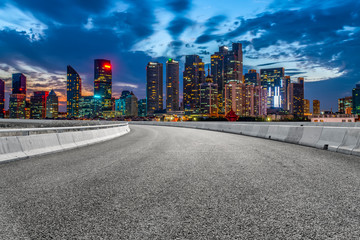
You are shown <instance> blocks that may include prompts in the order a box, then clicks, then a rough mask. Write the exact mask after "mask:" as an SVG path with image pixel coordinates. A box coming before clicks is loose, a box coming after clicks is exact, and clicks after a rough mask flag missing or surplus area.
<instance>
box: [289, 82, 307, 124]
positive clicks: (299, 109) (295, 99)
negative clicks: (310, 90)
mask: <svg viewBox="0 0 360 240" xmlns="http://www.w3.org/2000/svg"><path fill="white" fill-rule="evenodd" d="M289 96H290V97H289V102H290V104H289V106H290V109H289V110H290V113H291V114H293V115H294V116H295V117H303V116H304V78H298V82H296V83H290V85H289Z"/></svg>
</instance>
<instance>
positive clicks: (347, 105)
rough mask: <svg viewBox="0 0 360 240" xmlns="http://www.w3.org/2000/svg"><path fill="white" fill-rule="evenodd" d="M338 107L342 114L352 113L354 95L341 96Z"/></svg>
mask: <svg viewBox="0 0 360 240" xmlns="http://www.w3.org/2000/svg"><path fill="white" fill-rule="evenodd" d="M338 107H339V109H338V110H339V113H340V114H351V112H352V96H350V97H345V98H339V100H338Z"/></svg>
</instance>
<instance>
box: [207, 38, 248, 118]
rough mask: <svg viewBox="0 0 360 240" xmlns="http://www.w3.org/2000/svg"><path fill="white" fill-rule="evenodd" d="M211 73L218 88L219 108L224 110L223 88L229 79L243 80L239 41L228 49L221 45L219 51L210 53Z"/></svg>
mask: <svg viewBox="0 0 360 240" xmlns="http://www.w3.org/2000/svg"><path fill="white" fill-rule="evenodd" d="M211 75H212V76H213V79H214V83H216V84H218V88H219V98H218V99H219V109H220V111H222V112H223V111H224V108H223V104H224V89H225V84H227V83H229V81H232V80H236V81H238V82H240V83H242V82H243V52H242V44H241V43H233V44H232V50H231V51H230V50H229V48H228V47H227V46H221V47H220V48H219V52H215V53H214V54H213V55H211Z"/></svg>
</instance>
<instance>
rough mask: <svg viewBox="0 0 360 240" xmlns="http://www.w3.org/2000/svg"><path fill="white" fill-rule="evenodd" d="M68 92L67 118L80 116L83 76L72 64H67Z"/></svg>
mask: <svg viewBox="0 0 360 240" xmlns="http://www.w3.org/2000/svg"><path fill="white" fill-rule="evenodd" d="M66 93H67V96H66V97H67V101H66V110H67V118H78V117H79V100H80V98H81V78H80V75H79V74H78V73H77V72H76V71H75V69H74V68H72V67H71V66H70V65H68V66H67V80H66Z"/></svg>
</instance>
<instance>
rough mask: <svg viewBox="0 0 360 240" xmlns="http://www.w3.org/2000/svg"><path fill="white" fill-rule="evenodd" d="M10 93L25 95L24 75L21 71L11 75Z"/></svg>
mask: <svg viewBox="0 0 360 240" xmlns="http://www.w3.org/2000/svg"><path fill="white" fill-rule="evenodd" d="M12 94H24V95H26V77H25V75H24V74H22V73H14V74H13V75H12Z"/></svg>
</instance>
